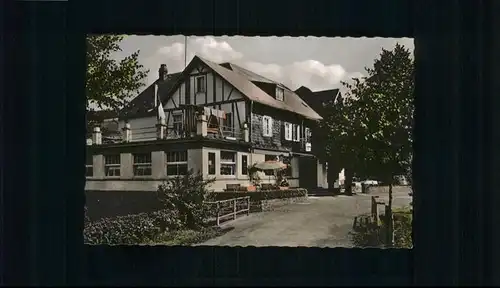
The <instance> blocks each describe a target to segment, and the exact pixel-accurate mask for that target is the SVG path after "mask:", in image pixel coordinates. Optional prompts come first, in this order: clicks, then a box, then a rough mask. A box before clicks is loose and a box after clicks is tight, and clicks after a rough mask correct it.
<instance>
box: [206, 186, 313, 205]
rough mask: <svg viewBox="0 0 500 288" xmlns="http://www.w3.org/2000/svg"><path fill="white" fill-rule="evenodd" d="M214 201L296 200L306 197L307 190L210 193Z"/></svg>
mask: <svg viewBox="0 0 500 288" xmlns="http://www.w3.org/2000/svg"><path fill="white" fill-rule="evenodd" d="M212 195H214V197H215V200H227V199H233V198H238V197H246V196H250V201H252V202H256V201H262V200H272V199H286V198H297V197H306V196H307V189H304V188H293V189H287V190H264V191H251V192H250V191H241V192H240V191H234V192H233V191H231V192H212Z"/></svg>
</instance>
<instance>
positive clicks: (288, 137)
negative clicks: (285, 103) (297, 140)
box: [285, 122, 292, 140]
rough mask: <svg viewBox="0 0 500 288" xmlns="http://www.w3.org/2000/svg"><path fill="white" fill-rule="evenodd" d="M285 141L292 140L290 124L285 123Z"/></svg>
mask: <svg viewBox="0 0 500 288" xmlns="http://www.w3.org/2000/svg"><path fill="white" fill-rule="evenodd" d="M285 140H292V124H291V123H288V122H285Z"/></svg>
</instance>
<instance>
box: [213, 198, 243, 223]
mask: <svg viewBox="0 0 500 288" xmlns="http://www.w3.org/2000/svg"><path fill="white" fill-rule="evenodd" d="M206 203H207V204H210V205H214V206H215V207H216V208H215V209H216V214H215V221H216V223H217V226H219V225H220V224H221V221H222V220H227V219H228V218H229V219H231V220H235V219H236V217H237V216H238V214H241V213H246V214H247V216H248V215H249V214H250V196H245V197H238V198H233V199H227V200H219V201H214V202H206Z"/></svg>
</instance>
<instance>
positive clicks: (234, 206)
mask: <svg viewBox="0 0 500 288" xmlns="http://www.w3.org/2000/svg"><path fill="white" fill-rule="evenodd" d="M236 201H238V199H234V202H233V208H234V220H236Z"/></svg>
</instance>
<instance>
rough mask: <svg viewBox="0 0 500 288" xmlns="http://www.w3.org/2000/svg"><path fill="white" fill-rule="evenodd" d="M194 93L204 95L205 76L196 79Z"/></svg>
mask: <svg viewBox="0 0 500 288" xmlns="http://www.w3.org/2000/svg"><path fill="white" fill-rule="evenodd" d="M196 93H205V75H203V76H198V77H196Z"/></svg>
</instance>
